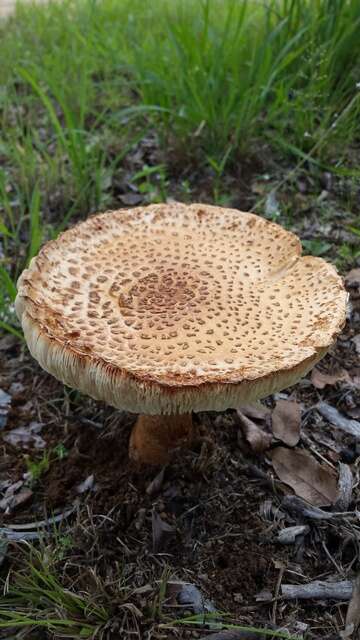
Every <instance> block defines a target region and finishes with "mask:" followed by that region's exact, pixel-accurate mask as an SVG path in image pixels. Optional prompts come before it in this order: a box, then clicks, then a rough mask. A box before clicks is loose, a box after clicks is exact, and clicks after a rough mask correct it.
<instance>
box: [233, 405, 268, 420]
mask: <svg viewBox="0 0 360 640" xmlns="http://www.w3.org/2000/svg"><path fill="white" fill-rule="evenodd" d="M240 412H241V413H242V414H243V415H245V416H246V417H247V418H252V419H254V420H266V418H267V416H269V415H270V414H271V411H270V409H269V408H268V407H265V406H264V405H262V404H260V403H258V404H246V405H245V406H244V407H240Z"/></svg>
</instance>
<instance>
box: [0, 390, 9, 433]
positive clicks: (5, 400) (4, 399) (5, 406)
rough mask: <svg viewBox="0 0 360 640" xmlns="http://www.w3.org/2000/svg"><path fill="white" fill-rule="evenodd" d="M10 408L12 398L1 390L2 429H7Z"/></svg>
mask: <svg viewBox="0 0 360 640" xmlns="http://www.w3.org/2000/svg"><path fill="white" fill-rule="evenodd" d="M10 406H11V396H10V395H9V394H8V393H6V391H4V390H3V389H0V429H3V428H4V427H6V424H7V418H8V413H9V411H10Z"/></svg>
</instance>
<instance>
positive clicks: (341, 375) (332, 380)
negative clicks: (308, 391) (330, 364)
mask: <svg viewBox="0 0 360 640" xmlns="http://www.w3.org/2000/svg"><path fill="white" fill-rule="evenodd" d="M311 382H312V384H313V385H314V387H316V388H317V389H324V387H326V385H334V384H336V383H337V382H350V376H349V374H348V372H347V371H346V370H345V369H340V371H338V372H336V373H332V374H330V373H324V372H323V371H320V370H319V369H317V368H316V367H315V369H313V370H312V372H311Z"/></svg>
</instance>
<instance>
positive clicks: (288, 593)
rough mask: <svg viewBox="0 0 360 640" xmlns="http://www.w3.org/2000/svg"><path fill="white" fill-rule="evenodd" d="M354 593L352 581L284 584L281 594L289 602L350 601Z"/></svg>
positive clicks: (315, 581)
mask: <svg viewBox="0 0 360 640" xmlns="http://www.w3.org/2000/svg"><path fill="white" fill-rule="evenodd" d="M352 591H353V583H352V581H351V580H341V581H340V582H325V581H324V580H314V582H309V583H308V584H283V585H282V587H281V594H282V596H283V598H286V599H287V600H295V599H299V600H307V599H310V600H350V598H351V595H352Z"/></svg>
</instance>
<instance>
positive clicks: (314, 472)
mask: <svg viewBox="0 0 360 640" xmlns="http://www.w3.org/2000/svg"><path fill="white" fill-rule="evenodd" d="M271 460H272V463H273V467H274V469H275V471H276V473H277V475H278V477H279V478H280V480H282V482H285V484H287V485H289V486H290V487H291V488H292V489H293V490H294V491H295V493H296V495H298V496H299V497H300V498H304V500H306V501H307V502H309V503H310V504H311V505H313V506H317V507H324V506H328V505H330V504H334V502H335V501H336V499H337V497H338V489H337V482H336V477H335V475H334V474H333V473H332V471H331V470H330V468H329V467H328V466H325V465H322V464H319V463H318V462H317V461H316V460H315V458H314V457H313V456H312V455H311V454H309V453H308V452H307V451H304V450H303V449H286V448H285V447H278V448H277V449H275V450H274V451H273V452H272V454H271Z"/></svg>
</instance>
